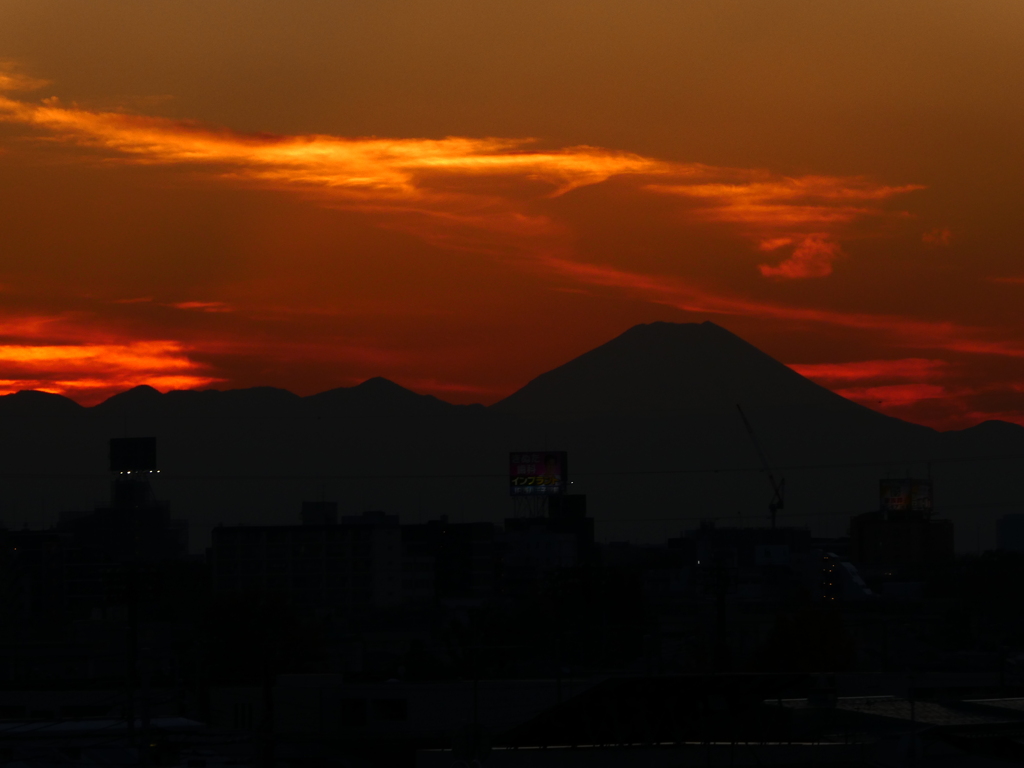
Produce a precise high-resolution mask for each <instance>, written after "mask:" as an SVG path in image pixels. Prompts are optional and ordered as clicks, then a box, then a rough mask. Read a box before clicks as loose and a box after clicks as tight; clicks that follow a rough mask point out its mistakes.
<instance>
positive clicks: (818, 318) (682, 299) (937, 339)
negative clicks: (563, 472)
mask: <svg viewBox="0 0 1024 768" xmlns="http://www.w3.org/2000/svg"><path fill="white" fill-rule="evenodd" d="M545 264H546V265H547V267H548V269H550V270H552V271H554V272H556V273H558V274H563V275H566V276H571V277H573V278H574V279H576V280H579V281H582V282H585V283H589V284H591V285H600V286H606V287H611V288H618V289H622V290H625V291H628V292H630V293H631V294H632V295H636V296H638V297H641V298H643V299H645V300H647V301H651V302H653V303H657V304H663V305H666V306H670V307H675V308H676V309H680V310H683V311H686V312H696V313H709V314H718V315H745V316H752V317H760V318H765V319H773V320H790V321H796V322H811V323H820V324H825V325H832V326H836V327H841V328H849V329H855V330H864V331H881V332H885V333H887V334H889V335H890V336H891V337H893V338H894V340H895V341H896V342H897V343H899V344H903V345H905V346H913V347H919V348H924V349H945V350H949V351H954V352H965V353H969V354H978V355H997V356H1001V357H1013V358H1021V357H1024V345H1022V344H1020V343H1018V342H1012V341H990V340H987V339H985V338H984V335H986V334H987V333H989V331H988V330H987V329H983V328H971V327H967V326H962V325H958V324H956V323H951V322H933V321H927V320H915V319H913V318H908V317H902V316H899V315H880V314H868V313H859V312H839V311H835V310H828V309H817V308H811V307H788V306H784V305H781V304H772V303H769V302H761V301H754V300H750V299H745V298H742V297H738V296H726V295H721V294H715V293H711V292H709V291H706V290H703V289H701V288H699V287H697V286H694V285H691V284H689V283H687V282H685V281H683V280H680V279H679V278H675V277H671V276H666V275H644V274H639V273H635V272H628V271H625V270H621V269H617V268H615V267H610V266H605V265H598V264H586V263H581V262H575V261H571V260H568V259H562V258H558V257H554V256H550V257H547V258H546V261H545Z"/></svg>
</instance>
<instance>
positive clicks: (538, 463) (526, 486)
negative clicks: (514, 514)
mask: <svg viewBox="0 0 1024 768" xmlns="http://www.w3.org/2000/svg"><path fill="white" fill-rule="evenodd" d="M568 456H569V455H568V453H566V452H565V451H513V452H512V453H510V454H509V455H508V481H509V485H508V488H509V494H510V495H512V496H559V495H561V494H563V493H565V492H566V490H567V487H568V485H569V460H568Z"/></svg>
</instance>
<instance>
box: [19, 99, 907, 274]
mask: <svg viewBox="0 0 1024 768" xmlns="http://www.w3.org/2000/svg"><path fill="white" fill-rule="evenodd" d="M0 90H3V84H2V82H0ZM0 120H5V121H7V122H13V123H20V124H23V125H27V126H31V127H33V128H36V129H39V130H42V131H45V132H47V133H48V134H49V135H50V136H53V137H55V138H58V139H60V140H63V141H67V142H71V143H74V144H76V145H79V146H83V147H91V148H96V149H99V150H102V151H105V152H108V153H112V154H113V155H114V156H115V157H120V158H121V159H123V160H125V161H130V162H135V163H143V164H177V165H190V166H206V167H209V168H210V169H211V170H212V171H213V172H214V173H216V174H217V175H219V176H221V177H222V178H226V179H234V180H240V181H246V182H249V183H258V184H262V185H264V186H271V187H275V188H282V189H293V190H298V191H301V192H303V193H305V194H315V195H317V196H318V197H319V198H320V199H321V201H322V202H323V203H325V204H327V205H331V206H343V207H347V208H355V209H358V210H363V211H368V212H377V213H384V214H390V215H392V216H398V217H400V218H401V223H400V224H393V226H400V227H402V228H404V229H407V230H410V231H412V232H414V233H416V234H418V235H420V236H422V237H424V238H425V239H427V240H429V241H430V242H433V243H435V244H438V245H441V246H444V247H451V248H460V249H468V250H474V251H478V252H483V253H489V254H492V255H495V254H506V255H507V254H508V251H509V248H513V249H514V250H516V252H517V256H521V255H522V254H523V253H524V252H526V253H532V252H534V251H535V245H534V242H533V241H535V240H536V238H538V237H546V238H548V239H551V238H555V239H558V238H561V237H562V236H563V235H564V228H563V227H561V226H559V225H558V224H557V223H555V222H553V221H552V220H551V219H550V218H548V217H546V216H543V215H539V214H537V213H536V212H534V211H533V210H531V208H530V205H529V203H530V202H531V201H536V200H538V199H542V198H545V197H554V196H559V195H563V194H565V193H566V192H568V191H570V190H573V189H576V188H579V187H583V186H587V185H593V184H599V183H602V182H605V181H607V180H608V179H610V178H613V177H622V176H630V177H635V178H636V179H637V180H638V183H639V185H640V187H641V188H642V189H644V190H646V191H647V192H649V193H654V194H663V195H672V196H675V197H680V198H688V199H690V200H691V201H694V202H695V203H696V205H695V207H692V209H691V210H689V211H688V215H689V216H690V217H692V218H693V219H694V220H696V221H703V222H708V223H714V222H718V223H725V224H729V225H731V226H734V227H736V228H737V229H738V231H739V233H740V234H741V235H743V236H744V237H749V238H751V239H753V240H754V241H755V242H756V243H762V244H763V243H765V242H774V243H782V242H783V241H786V244H789V245H793V251H792V253H791V254H790V255H789V257H788V258H786V259H784V260H783V261H782V262H781V263H780V264H779V265H777V266H769V265H761V267H760V271H761V273H762V274H763V275H765V276H768V277H773V278H785V279H792V278H807V277H823V276H825V275H828V274H829V273H831V271H832V267H831V265H832V262H833V261H834V260H835V259H836V258H837V257H838V255H839V254H840V253H841V249H840V246H839V241H840V240H841V239H842V238H843V237H844V236H846V235H847V234H848V229H849V227H850V226H851V225H852V224H853V223H854V222H856V221H859V220H861V219H864V218H868V217H872V216H880V215H882V214H884V213H885V211H884V209H883V208H882V207H881V204H882V203H883V202H884V201H886V200H888V199H890V198H892V197H894V196H897V195H901V194H905V193H907V192H910V191H913V190H916V189H920V188H921V187H920V186H918V185H903V186H890V185H883V184H876V183H873V182H871V181H869V180H867V179H864V178H861V177H829V176H820V175H814V176H805V177H799V178H789V177H778V176H774V175H772V174H770V173H768V172H765V171H750V170H742V169H736V168H721V167H713V166H708V165H703V164H700V163H679V162H668V161H663V160H658V159H655V158H649V157H643V156H641V155H638V154H635V153H630V152H622V151H616V150H610V149H604V148H600V147H592V146H575V147H567V148H563V149H557V150H542V149H537V148H536V147H535V145H536V142H534V141H532V140H530V139H507V138H465V137H448V138H444V139H408V138H406V139H387V138H383V139H382V138H373V137H371V138H342V137H336V136H326V135H308V136H269V135H266V134H241V133H236V132H232V131H228V130H222V129H212V128H207V127H203V126H200V125H198V124H196V123H189V122H182V121H174V120H168V119H163V118H155V117H144V116H139V115H128V114H124V113H121V112H96V111H89V110H84V109H80V108H77V107H67V106H62V105H61V104H60V102H59V101H58V100H56V99H47V100H44V101H43V102H42V103H29V102H25V101H20V100H16V99H12V98H8V97H3V96H0ZM495 180H503V181H502V183H494V182H495ZM776 247H782V246H781V245H780V246H776Z"/></svg>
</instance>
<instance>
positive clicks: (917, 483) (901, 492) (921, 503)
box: [879, 477, 932, 512]
mask: <svg viewBox="0 0 1024 768" xmlns="http://www.w3.org/2000/svg"><path fill="white" fill-rule="evenodd" d="M879 495H880V501H881V508H882V510H883V511H885V512H904V511H907V510H913V511H915V512H930V511H931V509H932V481H931V480H918V479H914V478H910V477H905V478H894V479H888V478H887V479H885V480H881V481H880V486H879Z"/></svg>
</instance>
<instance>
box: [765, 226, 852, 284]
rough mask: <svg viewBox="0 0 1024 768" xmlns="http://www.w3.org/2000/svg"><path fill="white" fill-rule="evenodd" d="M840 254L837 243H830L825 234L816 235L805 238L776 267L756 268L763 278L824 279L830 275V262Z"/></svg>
mask: <svg viewBox="0 0 1024 768" xmlns="http://www.w3.org/2000/svg"><path fill="white" fill-rule="evenodd" d="M786 239H789V238H786ZM769 242H778V241H777V240H773V241H769ZM841 253H842V251H841V250H840V248H839V243H835V242H832V241H830V240H829V239H828V235H827V234H825V233H817V234H813V235H808V236H807V237H805V238H804V239H803V240H802V241H801V242H800V243H799V244H798V245H797V246H796V248H794V249H793V253H792V254H790V256H789V258H788V259H786V260H785V261H783V262H782V263H780V264H779V265H778V266H775V267H773V266H771V265H769V264H759V265H758V266H757V268H758V269H759V270H761V274H762V275H764V276H765V277H782V278H799V277H824V276H825V275H830V274H832V262H833V261H835V260H836V259H837V258H839V255H840V254H841Z"/></svg>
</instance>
